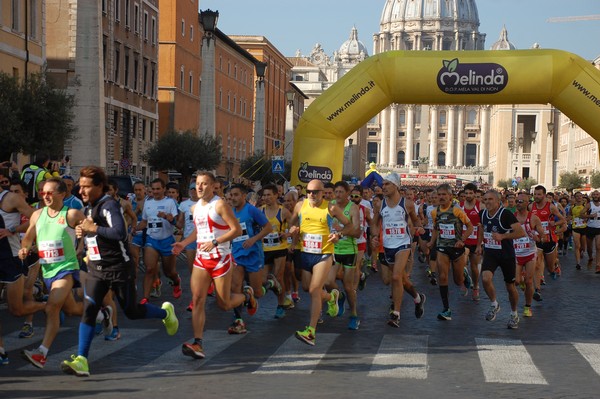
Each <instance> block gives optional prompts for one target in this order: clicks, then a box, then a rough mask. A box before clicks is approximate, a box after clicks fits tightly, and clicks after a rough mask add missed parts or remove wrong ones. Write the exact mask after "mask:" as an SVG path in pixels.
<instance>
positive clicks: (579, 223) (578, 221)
mask: <svg viewBox="0 0 600 399" xmlns="http://www.w3.org/2000/svg"><path fill="white" fill-rule="evenodd" d="M573 224H574V226H573V227H575V228H577V227H583V225H584V224H585V222H584V220H583V219H582V218H575V220H574V221H573Z"/></svg>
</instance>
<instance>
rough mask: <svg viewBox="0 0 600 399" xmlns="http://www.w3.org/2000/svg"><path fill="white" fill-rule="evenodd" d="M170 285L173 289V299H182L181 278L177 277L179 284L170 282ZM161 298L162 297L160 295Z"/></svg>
mask: <svg viewBox="0 0 600 399" xmlns="http://www.w3.org/2000/svg"><path fill="white" fill-rule="evenodd" d="M169 284H170V285H171V286H172V287H173V298H175V299H179V298H180V297H181V292H182V291H181V278H179V274H178V275H177V283H176V282H175V281H169ZM159 296H160V295H159Z"/></svg>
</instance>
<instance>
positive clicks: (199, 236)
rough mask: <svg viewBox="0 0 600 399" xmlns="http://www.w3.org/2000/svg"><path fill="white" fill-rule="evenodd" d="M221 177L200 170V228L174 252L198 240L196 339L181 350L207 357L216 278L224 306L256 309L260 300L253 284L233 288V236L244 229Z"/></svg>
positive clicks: (194, 286) (195, 211)
mask: <svg viewBox="0 0 600 399" xmlns="http://www.w3.org/2000/svg"><path fill="white" fill-rule="evenodd" d="M216 183H217V179H216V178H215V176H214V175H213V174H212V173H210V172H199V173H198V174H197V177H196V192H197V193H198V203H196V205H194V207H193V210H192V213H193V215H194V225H195V226H196V229H195V230H194V231H193V232H192V233H191V234H190V235H189V236H187V237H186V238H185V239H184V240H182V241H179V242H177V243H175V244H174V245H173V253H174V254H175V255H179V253H181V251H183V250H184V249H185V247H187V246H188V245H189V244H191V243H192V242H195V241H197V249H196V259H195V260H194V270H192V275H191V277H190V289H191V291H192V301H193V309H192V327H193V330H194V340H193V342H192V343H187V342H186V343H184V344H183V345H182V347H181V351H182V353H183V354H184V355H185V356H190V357H193V358H194V359H204V357H205V356H206V355H205V353H204V347H203V342H202V337H203V336H204V325H205V322H206V311H205V309H204V307H205V305H206V296H207V294H208V287H209V286H210V283H211V282H213V281H214V283H215V291H216V296H217V305H218V306H219V307H220V308H221V309H222V310H225V311H227V310H230V309H233V308H236V307H238V306H240V305H241V304H243V303H246V304H247V306H248V309H249V310H250V311H251V312H254V311H256V307H257V302H256V299H255V298H254V293H253V291H252V287H248V289H247V290H246V293H245V294H241V293H236V292H231V279H232V276H233V273H230V270H231V267H232V260H231V240H233V239H234V238H236V237H238V236H239V235H240V234H241V233H242V227H241V226H240V224H239V222H238V221H237V219H236V218H235V215H234V214H233V210H232V209H231V207H230V206H229V205H227V203H225V201H223V200H222V199H221V198H220V197H219V196H217V195H215V193H214V189H215V184H216Z"/></svg>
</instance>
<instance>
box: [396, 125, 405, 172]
mask: <svg viewBox="0 0 600 399" xmlns="http://www.w3.org/2000/svg"><path fill="white" fill-rule="evenodd" d="M404 136H406V132H398V137H404ZM402 165H404V164H402Z"/></svg>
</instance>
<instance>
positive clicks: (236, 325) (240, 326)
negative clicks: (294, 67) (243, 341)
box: [227, 319, 248, 334]
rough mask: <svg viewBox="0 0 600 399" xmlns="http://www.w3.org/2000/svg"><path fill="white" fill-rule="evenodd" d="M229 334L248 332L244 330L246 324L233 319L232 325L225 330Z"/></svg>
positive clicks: (240, 320)
mask: <svg viewBox="0 0 600 399" xmlns="http://www.w3.org/2000/svg"><path fill="white" fill-rule="evenodd" d="M227 332H228V333H229V334H246V333H247V332H248V330H246V323H244V320H242V319H235V320H234V321H233V323H231V325H230V326H229V328H228V329H227Z"/></svg>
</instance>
